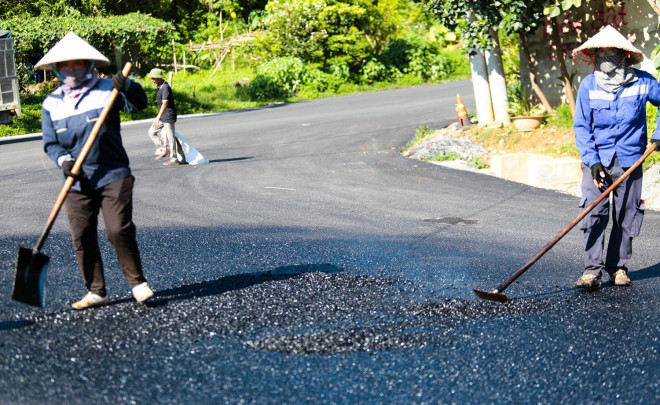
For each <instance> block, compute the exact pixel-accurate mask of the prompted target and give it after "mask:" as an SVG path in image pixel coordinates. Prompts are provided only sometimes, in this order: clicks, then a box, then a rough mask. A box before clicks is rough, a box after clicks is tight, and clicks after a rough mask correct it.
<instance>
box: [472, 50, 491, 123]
mask: <svg viewBox="0 0 660 405" xmlns="http://www.w3.org/2000/svg"><path fill="white" fill-rule="evenodd" d="M470 67H471V69H472V87H473V88H474V101H475V104H476V107H477V119H478V120H479V124H480V125H487V124H490V123H492V122H493V121H494V120H495V118H494V116H493V104H492V101H491V96H490V85H489V84H488V69H487V67H486V58H485V56H484V54H483V52H481V51H480V50H478V49H473V50H472V52H471V53H470Z"/></svg>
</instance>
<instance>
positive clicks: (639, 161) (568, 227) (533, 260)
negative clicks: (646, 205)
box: [496, 144, 655, 292]
mask: <svg viewBox="0 0 660 405" xmlns="http://www.w3.org/2000/svg"><path fill="white" fill-rule="evenodd" d="M654 150H655V144H651V146H649V147H648V148H646V151H645V152H644V154H643V155H642V157H640V158H639V159H637V161H636V162H635V163H634V164H633V165H632V166H630V167H629V168H628V170H626V171H625V172H624V173H623V174H622V175H621V177H619V178H618V179H616V181H615V182H614V183H612V185H611V186H609V187H608V188H607V190H605V191H603V193H602V194H601V195H599V196H598V198H596V200H594V202H592V203H591V204H590V205H589V206H588V207H587V208H585V209H584V211H582V212H581V213H580V215H578V216H577V217H576V218H575V219H574V220H573V221H571V223H570V224H568V225H566V227H565V228H564V229H562V231H561V232H559V233H558V234H557V236H555V237H554V239H552V240H551V241H550V242H548V244H547V245H545V246H544V247H543V249H541V250H540V251H539V252H538V253H537V254H536V255H534V257H532V258H531V259H529V261H528V262H527V263H525V264H524V265H523V266H522V267H521V268H519V269H518V270H516V272H515V273H513V274H512V275H511V277H509V278H508V279H507V280H506V281H504V282H503V283H502V284H500V285H499V286H497V288H496V290H497V291H498V292H502V291H504V289H506V288H507V287H508V286H509V285H510V284H511V283H513V282H514V281H515V280H516V279H517V278H518V277H520V276H521V275H522V274H523V273H524V272H525V271H527V269H529V268H530V267H531V266H532V265H533V264H534V263H536V261H537V260H539V259H540V258H541V256H543V255H544V254H545V253H546V252H547V251H548V250H550V249H551V248H552V247H553V246H554V245H555V244H557V242H559V240H560V239H561V238H563V237H564V235H566V234H567V233H568V231H570V230H571V229H573V227H574V226H575V225H577V224H578V222H580V221H581V220H582V218H584V217H585V216H587V214H588V213H589V212H591V210H593V209H594V208H596V206H597V205H598V204H599V203H600V202H601V201H603V199H604V198H605V197H607V196H608V195H609V194H610V193H611V192H612V190H614V189H615V188H616V187H617V186H618V185H619V184H621V182H622V181H623V180H625V179H626V178H627V177H628V176H630V174H631V173H632V172H633V171H635V169H637V168H638V167H639V166H640V165H641V164H642V163H643V162H644V160H646V158H647V157H649V155H650V154H651V153H653V151H654Z"/></svg>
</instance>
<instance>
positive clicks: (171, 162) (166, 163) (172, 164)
mask: <svg viewBox="0 0 660 405" xmlns="http://www.w3.org/2000/svg"><path fill="white" fill-rule="evenodd" d="M180 164H181V163H179V161H178V160H176V159H172V160H168V161H167V162H165V163H163V166H178V165H180Z"/></svg>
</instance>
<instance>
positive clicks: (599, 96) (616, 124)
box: [573, 25, 660, 289]
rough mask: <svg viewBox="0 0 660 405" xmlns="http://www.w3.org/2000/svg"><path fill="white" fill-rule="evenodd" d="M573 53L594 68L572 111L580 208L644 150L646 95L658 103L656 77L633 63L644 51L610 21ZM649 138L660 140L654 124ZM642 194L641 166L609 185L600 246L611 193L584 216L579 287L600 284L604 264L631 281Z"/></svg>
mask: <svg viewBox="0 0 660 405" xmlns="http://www.w3.org/2000/svg"><path fill="white" fill-rule="evenodd" d="M573 58H574V59H575V61H577V62H578V63H583V64H587V65H590V66H591V67H592V69H593V73H591V74H590V75H588V76H587V77H585V78H584V79H583V80H582V82H581V83H580V88H579V90H578V96H577V102H576V108H575V116H574V119H573V129H574V131H575V142H576V145H577V148H578V151H579V153H580V158H581V159H582V173H583V176H582V200H581V201H580V207H581V208H583V209H584V208H585V207H588V206H590V205H591V203H592V202H593V201H594V200H596V199H597V198H598V197H599V196H600V194H601V193H602V191H603V190H605V188H607V187H608V186H609V185H611V184H612V183H613V182H614V181H616V180H617V179H618V178H619V177H621V175H622V174H623V173H624V172H625V171H626V170H627V169H628V168H629V167H631V166H632V165H633V164H634V163H635V162H636V161H637V160H638V159H639V158H640V157H641V156H642V155H643V154H644V150H645V148H646V144H647V140H648V138H647V128H646V103H647V101H648V102H650V103H651V104H653V105H655V106H656V107H657V106H658V105H660V83H658V81H657V80H656V79H655V78H654V77H653V76H651V75H650V74H648V73H646V72H644V71H641V70H637V69H634V68H633V67H632V66H633V65H635V64H637V63H639V62H641V61H642V60H643V59H644V55H643V54H642V52H641V51H640V50H639V49H637V48H635V46H634V45H633V44H632V43H630V41H628V40H627V39H626V38H625V37H624V36H623V35H622V34H621V33H620V32H619V31H617V30H616V29H615V28H614V27H612V26H609V25H608V26H606V27H605V28H604V29H603V30H601V31H600V32H599V33H597V34H596V35H594V36H593V37H592V38H591V39H589V40H588V41H586V42H585V43H584V44H582V45H581V46H579V47H578V48H577V49H575V50H574V51H573ZM658 128H660V126H658ZM651 142H652V143H654V144H655V145H656V148H658V147H660V133H658V130H656V132H655V133H654V134H653V136H652V138H651ZM641 194H642V167H641V166H640V167H638V168H637V170H635V171H633V173H632V174H631V175H630V176H629V177H628V178H627V179H626V180H625V181H623V182H622V183H621V184H620V185H619V186H617V188H616V189H615V190H614V191H613V192H612V196H613V199H614V204H613V209H612V219H613V221H612V222H613V225H612V230H611V232H610V236H609V241H608V245H607V252H606V254H605V229H606V227H607V224H608V217H609V211H610V202H609V199H603V201H602V202H601V203H600V204H599V205H598V206H597V207H595V208H594V209H593V210H592V211H591V212H590V213H589V214H588V215H587V216H585V218H584V219H583V220H582V222H581V224H580V228H581V229H582V230H583V231H584V261H585V263H584V270H583V272H582V276H581V277H580V278H579V279H578V280H577V282H576V283H575V286H576V287H577V288H582V289H594V288H598V287H600V286H601V284H602V282H601V276H602V274H603V273H604V272H606V273H608V275H609V279H610V281H611V283H612V284H613V285H615V286H628V285H630V284H631V281H630V278H629V277H628V262H629V260H630V258H631V255H632V240H633V238H634V237H636V236H637V235H638V234H639V231H640V228H641V225H642V219H643V215H644V206H643V201H642V200H641ZM604 257H605V258H604Z"/></svg>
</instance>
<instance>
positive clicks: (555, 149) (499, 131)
mask: <svg viewBox="0 0 660 405" xmlns="http://www.w3.org/2000/svg"><path fill="white" fill-rule="evenodd" d="M459 136H463V137H468V138H469V139H471V140H473V141H474V142H476V143H478V144H479V145H481V146H482V147H483V148H484V149H486V150H487V151H488V152H489V153H490V154H501V153H517V152H526V153H541V154H548V155H552V156H555V157H560V156H565V157H574V158H578V157H579V156H578V153H577V149H576V148H575V138H574V133H573V129H572V128H539V129H535V130H533V131H530V132H520V131H518V130H516V129H513V128H483V127H478V126H476V125H475V126H472V127H470V128H469V129H467V130H465V131H463V132H461V133H460V135H459Z"/></svg>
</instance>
